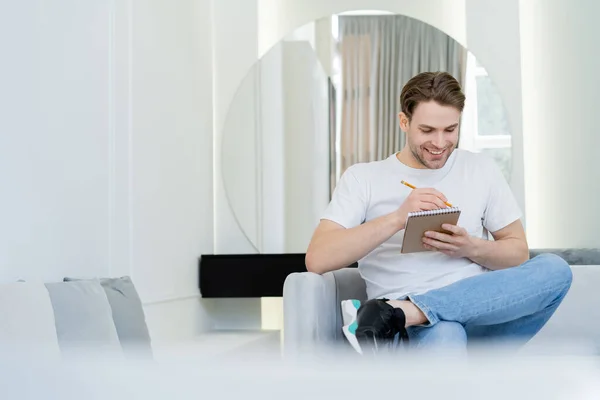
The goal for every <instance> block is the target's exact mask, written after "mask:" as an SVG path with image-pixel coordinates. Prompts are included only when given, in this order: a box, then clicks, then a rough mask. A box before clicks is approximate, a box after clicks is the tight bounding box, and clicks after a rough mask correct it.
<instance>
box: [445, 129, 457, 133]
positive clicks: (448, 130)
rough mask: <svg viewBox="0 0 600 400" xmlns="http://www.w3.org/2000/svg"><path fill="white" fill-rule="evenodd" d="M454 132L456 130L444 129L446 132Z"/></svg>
mask: <svg viewBox="0 0 600 400" xmlns="http://www.w3.org/2000/svg"><path fill="white" fill-rule="evenodd" d="M455 130H456V128H452V129H446V132H454V131H455Z"/></svg>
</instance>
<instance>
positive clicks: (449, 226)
mask: <svg viewBox="0 0 600 400" xmlns="http://www.w3.org/2000/svg"><path fill="white" fill-rule="evenodd" d="M442 229H445V230H447V231H450V232H452V233H453V234H455V235H464V234H465V233H466V232H467V231H466V230H465V229H464V228H461V227H460V226H458V225H452V224H443V225H442Z"/></svg>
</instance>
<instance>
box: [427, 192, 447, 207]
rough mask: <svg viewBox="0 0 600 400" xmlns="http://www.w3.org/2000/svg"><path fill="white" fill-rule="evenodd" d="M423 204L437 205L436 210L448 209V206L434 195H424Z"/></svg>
mask: <svg viewBox="0 0 600 400" xmlns="http://www.w3.org/2000/svg"><path fill="white" fill-rule="evenodd" d="M421 201H422V202H425V203H431V204H435V206H436V208H446V204H445V203H444V202H443V201H442V199H440V198H439V197H437V196H434V195H432V194H426V195H423V196H422V198H421Z"/></svg>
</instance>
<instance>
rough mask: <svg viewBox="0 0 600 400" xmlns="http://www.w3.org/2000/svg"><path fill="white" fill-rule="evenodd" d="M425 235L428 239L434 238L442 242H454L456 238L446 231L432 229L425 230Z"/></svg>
mask: <svg viewBox="0 0 600 400" xmlns="http://www.w3.org/2000/svg"><path fill="white" fill-rule="evenodd" d="M425 237H428V238H430V239H435V240H437V241H440V242H444V243H454V242H455V240H456V239H455V238H454V237H453V236H452V235H448V234H447V233H441V232H434V231H427V232H425Z"/></svg>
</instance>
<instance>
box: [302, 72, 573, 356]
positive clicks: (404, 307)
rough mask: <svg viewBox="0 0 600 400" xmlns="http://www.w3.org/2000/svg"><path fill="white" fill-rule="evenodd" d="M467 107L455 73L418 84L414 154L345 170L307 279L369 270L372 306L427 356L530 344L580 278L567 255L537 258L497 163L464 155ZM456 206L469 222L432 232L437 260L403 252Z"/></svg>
mask: <svg viewBox="0 0 600 400" xmlns="http://www.w3.org/2000/svg"><path fill="white" fill-rule="evenodd" d="M464 103H465V96H464V94H463V92H462V89H461V87H460V85H459V83H458V82H457V81H456V79H454V78H453V77H452V76H451V75H449V74H447V73H444V72H427V73H421V74H419V75H417V76H415V77H413V78H412V79H411V80H410V81H409V82H407V83H406V85H405V86H404V88H403V90H402V93H401V98H400V106H401V112H400V114H399V123H400V127H401V129H402V131H403V132H405V134H406V145H405V146H404V148H403V149H402V150H401V151H399V152H398V153H396V154H392V155H390V156H389V157H388V158H386V159H384V160H382V161H376V162H369V163H359V164H355V165H353V166H351V167H350V168H348V169H347V170H346V171H345V172H344V174H343V175H342V177H341V179H340V181H339V182H338V184H337V186H336V189H335V192H334V194H333V197H332V200H331V202H330V204H329V206H328V207H327V209H326V210H325V212H324V214H323V216H322V219H321V221H320V223H319V226H318V227H317V229H316V230H315V233H314V235H313V238H312V240H311V242H310V245H309V247H308V250H307V254H306V266H307V268H308V270H309V271H311V272H315V273H319V274H321V273H325V272H328V271H332V270H336V269H340V268H343V267H345V266H347V265H350V264H352V263H354V262H356V261H358V263H359V271H360V273H361V276H362V277H363V278H364V280H365V282H366V285H367V294H368V297H369V299H370V301H369V302H368V303H367V305H364V306H363V307H367V306H375V308H376V309H378V310H385V309H386V308H388V309H389V310H388V313H387V315H388V316H389V315H396V316H399V318H400V320H402V325H403V327H400V328H399V332H398V333H399V334H400V335H402V336H403V337H409V338H410V342H411V344H414V345H415V347H418V348H426V347H431V346H434V345H436V344H440V343H442V344H445V345H449V344H450V345H452V346H454V347H458V348H460V349H463V348H466V345H467V342H470V341H474V340H486V339H487V340H495V341H507V340H508V341H513V340H515V341H517V342H518V343H524V342H526V341H528V340H529V339H531V338H532V337H533V336H534V335H535V334H536V333H537V332H538V331H539V330H540V329H541V328H542V327H543V326H544V324H545V323H546V322H547V321H548V319H549V318H550V317H551V315H552V314H553V313H554V311H555V310H556V308H557V307H558V306H559V304H560V303H561V301H562V299H563V298H564V296H565V295H566V293H567V291H568V290H569V288H570V285H571V280H572V275H571V270H570V267H569V265H567V263H566V262H565V261H564V260H562V259H561V258H559V257H557V256H554V255H551V254H544V255H541V256H538V257H535V258H533V259H529V249H528V245H527V241H526V237H525V232H524V229H523V225H522V223H521V221H520V218H521V211H520V209H519V206H518V204H517V202H516V201H515V198H514V196H513V194H512V192H511V190H510V187H509V186H508V184H507V182H506V180H505V179H504V177H503V175H502V174H501V172H500V170H499V168H498V167H497V166H496V164H495V163H494V161H493V160H491V159H489V158H487V157H486V156H485V155H483V154H479V153H472V152H469V151H465V150H463V149H457V145H458V140H459V123H460V117H461V114H462V111H463V108H464ZM402 180H404V181H407V182H410V183H411V184H413V185H415V186H416V187H417V189H414V190H412V189H410V188H408V187H406V186H404V185H402V184H401V181H402ZM446 202H451V203H452V204H453V205H454V206H457V207H459V208H460V210H461V216H460V219H459V221H458V224H457V225H456V226H454V225H445V226H444V227H443V228H444V229H445V230H447V231H448V232H450V233H449V234H442V233H437V232H427V233H426V235H425V237H423V243H424V245H425V247H427V249H428V250H430V251H427V252H421V253H412V254H402V253H401V252H400V249H401V247H402V238H403V234H404V227H405V224H406V219H407V215H408V213H409V212H414V211H423V210H434V209H438V208H444V207H447V205H446ZM489 235H491V237H492V238H493V240H492V238H489ZM390 310H391V311H393V312H389V311H390ZM378 312H379V311H376V312H375V314H377V313H378ZM367 314H369V313H365V315H367ZM377 315H379V314H377ZM360 323H361V322H360V321H359V324H360ZM362 323H363V324H367V325H368V324H369V321H362ZM368 329H371V330H372V328H367V330H368Z"/></svg>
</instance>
